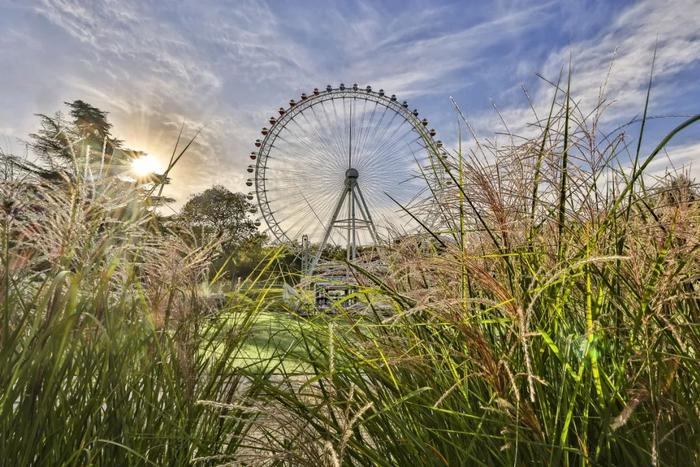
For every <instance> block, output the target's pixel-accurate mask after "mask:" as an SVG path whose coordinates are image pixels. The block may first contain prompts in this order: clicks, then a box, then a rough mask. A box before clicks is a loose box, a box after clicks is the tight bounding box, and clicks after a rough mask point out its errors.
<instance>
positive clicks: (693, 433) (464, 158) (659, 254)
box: [0, 80, 700, 466]
mask: <svg viewBox="0 0 700 467" xmlns="http://www.w3.org/2000/svg"><path fill="white" fill-rule="evenodd" d="M560 84H561V80H560V82H559V83H557V84H556V85H555V93H554V97H553V100H552V102H551V105H550V106H549V107H548V108H549V111H548V112H547V116H546V117H544V118H542V119H536V122H535V125H534V126H533V127H532V128H533V129H532V134H530V135H529V136H527V137H525V138H520V139H519V138H517V137H516V135H510V137H509V138H506V139H507V140H509V141H511V143H509V144H508V145H506V146H502V145H498V144H496V143H495V142H489V141H484V140H480V139H478V138H477V137H476V135H475V134H474V132H473V130H472V128H471V127H470V125H469V124H468V122H467V121H466V119H464V118H463V116H462V114H461V112H460V111H459V108H458V107H456V115H457V117H458V118H460V124H461V129H460V135H459V136H460V144H459V145H458V147H457V149H456V151H454V152H451V153H445V152H443V151H442V150H441V149H440V148H437V147H433V146H430V148H429V149H430V150H431V151H432V152H433V154H432V155H433V160H434V161H435V164H437V165H436V167H432V168H430V169H431V170H430V171H426V173H429V172H432V173H433V174H440V176H438V177H432V178H430V182H431V183H432V184H433V185H432V186H431V189H430V190H429V191H430V193H432V194H433V196H434V199H433V200H432V203H428V204H431V207H430V209H431V215H434V213H436V212H437V213H440V216H441V220H440V222H439V225H438V227H437V228H434V226H432V224H431V223H430V222H428V221H426V222H423V225H424V226H425V228H426V229H431V230H430V231H427V232H426V233H425V235H424V236H422V237H418V238H413V239H404V240H402V241H401V242H399V243H396V244H393V245H391V246H387V247H386V248H385V249H384V250H383V251H382V255H383V265H384V269H385V270H386V271H382V273H381V274H379V273H377V271H370V270H366V269H365V268H363V267H361V266H359V265H352V266H351V267H352V268H353V272H354V274H355V275H356V278H357V280H358V282H359V284H360V286H359V288H358V289H357V291H356V293H355V297H354V298H356V299H357V300H358V301H359V302H361V303H365V304H366V305H367V313H365V314H361V315H350V314H348V313H346V312H345V311H344V308H343V307H341V306H338V307H337V311H338V313H337V314H335V315H326V314H323V313H320V314H311V316H309V317H308V318H301V317H299V318H295V317H294V316H295V315H294V314H293V312H294V311H295V310H284V305H283V303H282V302H281V301H280V300H279V299H278V298H279V297H278V296H279V294H276V293H274V290H273V289H272V288H271V285H270V284H269V283H264V281H263V278H265V281H267V280H268V279H267V278H269V277H270V276H271V275H272V276H274V274H271V271H273V270H275V268H277V267H279V270H280V271H282V270H283V268H282V267H281V266H280V265H279V264H276V259H277V258H278V256H279V252H278V251H272V252H271V253H270V256H269V257H267V258H265V260H264V261H263V262H262V263H261V266H260V269H259V270H258V271H257V272H256V273H255V274H254V275H253V276H252V277H251V278H249V279H248V280H247V281H245V282H244V284H243V287H242V288H241V290H236V291H233V292H231V293H229V294H228V296H227V298H226V299H225V300H223V301H220V302H216V303H214V302H212V301H211V300H208V299H207V297H206V294H207V289H209V288H211V287H212V286H215V285H216V284H215V283H216V281H217V280H218V279H217V278H218V275H216V274H215V275H214V279H213V280H212V279H209V277H210V272H211V271H210V270H209V264H210V261H211V258H212V256H213V255H214V254H215V252H216V251H217V248H218V243H217V242H216V241H215V240H213V241H212V242H210V243H208V244H206V245H204V246H198V247H193V246H191V243H193V242H188V241H187V233H186V232H179V233H178V234H177V235H175V233H174V232H171V231H170V229H169V228H167V227H166V226H164V225H163V224H162V223H161V222H160V221H159V220H158V219H157V216H156V215H155V214H154V212H153V209H152V207H151V206H150V205H149V199H151V198H150V197H149V194H152V193H155V192H156V190H157V189H158V187H155V188H153V189H152V190H150V192H148V191H144V190H142V189H140V188H139V187H137V186H133V187H131V188H129V189H126V188H125V185H124V182H123V181H118V180H110V179H107V178H105V179H99V178H98V179H97V180H96V179H95V178H94V177H92V176H91V175H90V174H91V172H90V171H89V170H83V169H82V168H80V167H78V168H77V169H76V173H75V174H73V176H71V177H68V178H66V180H65V181H64V182H62V183H51V184H44V183H40V182H38V181H34V180H24V179H17V178H16V177H9V178H6V179H5V181H3V182H2V184H1V190H2V193H1V195H2V209H3V211H2V213H0V215H1V219H0V221H1V225H0V228H1V229H0V230H1V232H2V234H1V235H2V237H1V238H2V245H0V246H1V251H0V253H1V255H2V260H1V261H2V275H1V277H0V278H1V279H2V280H1V282H0V300H2V308H1V312H0V323H1V324H0V344H1V345H0V453H1V454H2V455H1V456H0V463H2V464H3V465H53V464H61V465H144V464H155V465H164V464H169V465H191V464H205V465H232V464H234V465H235V464H236V463H238V464H245V465H319V464H322V465H489V466H490V465H589V464H603V465H605V464H611V465H612V464H614V465H647V464H652V465H679V464H682V463H685V464H689V465H696V464H700V449H699V448H698V446H700V404H698V402H697V401H698V400H700V361H699V360H698V351H699V350H700V331H698V326H697V324H698V322H699V319H700V286H699V285H698V284H699V281H698V277H699V274H700V257H699V252H698V250H699V246H700V242H699V240H698V239H699V238H700V231H699V230H700V227H699V225H700V223H699V221H700V206H699V202H698V199H699V197H698V194H697V190H696V189H695V188H694V187H693V185H692V183H690V181H689V180H687V179H686V178H683V177H675V178H668V179H662V180H658V181H657V182H654V181H653V180H652V179H650V177H649V176H648V175H647V174H645V171H646V170H647V168H648V167H649V165H650V164H651V162H652V161H653V160H654V159H655V158H656V157H658V156H659V154H661V153H662V152H663V151H664V148H665V146H666V145H667V144H668V143H669V141H671V140H672V139H673V138H674V137H675V136H676V135H677V134H678V133H679V132H681V131H685V130H686V129H687V128H689V127H690V126H691V125H693V124H695V123H696V122H698V120H700V116H696V117H693V118H691V119H688V120H687V121H685V122H683V123H682V124H681V125H679V126H678V127H677V128H676V129H674V130H673V131H672V132H671V133H670V134H669V135H668V136H667V137H665V138H664V139H662V141H660V142H659V144H658V145H657V146H656V147H655V149H653V150H652V151H651V152H650V153H649V154H648V155H647V156H646V157H645V156H644V154H642V153H641V148H642V147H643V146H642V145H641V144H637V145H635V144H634V141H630V140H629V139H628V136H627V135H626V134H625V133H623V132H619V133H616V134H605V133H603V132H602V131H601V130H600V128H601V127H602V123H601V118H602V110H603V109H604V107H605V106H604V105H600V106H598V107H596V109H595V110H594V111H593V112H592V113H585V112H584V111H583V110H582V109H581V108H580V107H579V105H578V103H577V102H576V101H574V100H573V99H572V98H571V96H570V92H571V82H570V81H569V80H567V85H566V88H565V89H561V88H560ZM645 115H646V111H645ZM463 135H466V136H467V138H466V139H465V140H463V139H462V136H463ZM642 137H643V135H642V134H640V135H639V136H638V138H637V140H639V139H641V138H642ZM514 141H520V143H518V144H516V143H514ZM427 143H428V144H432V143H431V141H427ZM630 147H633V148H636V149H635V152H634V153H631V150H629V149H628V148H630ZM174 154H175V153H174ZM179 157H181V154H180V155H179V156H177V158H175V157H173V160H176V159H179ZM624 160H630V161H634V163H633V167H632V169H631V171H630V170H629V169H625V168H623V167H622V165H621V161H624ZM642 182H644V183H642ZM425 205H427V204H425ZM435 208H437V209H435ZM422 214H423V213H420V212H412V213H411V215H413V216H415V217H416V218H420V217H421V215H422ZM281 274H282V273H281ZM272 279H273V280H274V277H273V278H272ZM280 279H283V278H280ZM302 282H304V281H302ZM273 295H274V296H273ZM304 297H306V295H305V294H303V293H300V294H299V297H297V298H296V301H297V302H301V301H303V300H304ZM302 305H303V304H302ZM295 306H299V303H296V304H295ZM389 308H390V309H391V310H392V312H391V313H387V310H388V309H389ZM266 310H277V311H279V310H282V311H289V312H290V314H289V316H288V317H287V318H286V319H284V320H282V319H281V320H279V322H278V323H276V324H277V325H276V326H275V327H274V330H273V331H270V334H269V337H267V338H266V337H265V336H261V333H260V329H259V328H258V329H257V330H254V329H253V328H254V325H255V321H256V319H257V317H258V316H259V314H260V312H262V311H266ZM268 316H269V315H268ZM270 328H271V329H272V326H270ZM276 336H283V338H279V339H278V338H277V337H276ZM251 345H256V346H258V347H259V348H263V349H264V351H262V352H260V353H259V354H258V355H257V356H256V355H255V354H254V353H252V352H250V351H249V350H250V346H251Z"/></svg>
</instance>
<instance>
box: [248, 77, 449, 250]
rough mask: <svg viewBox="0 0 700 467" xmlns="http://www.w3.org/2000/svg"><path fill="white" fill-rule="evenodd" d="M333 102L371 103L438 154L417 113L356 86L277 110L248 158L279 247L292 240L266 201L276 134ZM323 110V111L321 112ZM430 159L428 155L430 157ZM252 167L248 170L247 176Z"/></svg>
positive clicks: (259, 199) (431, 132)
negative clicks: (389, 113) (399, 120)
mask: <svg viewBox="0 0 700 467" xmlns="http://www.w3.org/2000/svg"><path fill="white" fill-rule="evenodd" d="M335 99H357V100H365V101H368V102H372V103H375V104H377V105H381V106H383V107H386V108H387V109H388V110H390V111H393V112H395V113H396V114H398V115H399V116H400V117H401V118H403V119H404V120H405V122H406V123H408V124H409V125H410V126H411V127H412V128H413V130H415V131H416V132H417V134H418V135H419V137H420V138H422V142H423V147H424V148H426V149H428V152H429V153H431V154H432V153H439V152H440V150H439V149H438V148H439V147H440V146H441V143H440V142H439V141H435V140H434V139H433V135H434V134H435V132H434V130H428V128H427V127H426V125H427V120H421V119H419V118H418V116H417V115H418V113H417V111H415V110H414V111H411V110H409V108H408V105H407V104H406V102H405V101H404V102H403V103H402V102H399V101H398V100H397V99H396V97H395V96H387V95H385V94H384V93H383V91H380V92H376V91H372V90H371V89H370V88H369V87H367V88H364V89H363V88H358V87H357V86H356V85H355V86H353V87H352V88H344V87H342V85H341V87H340V88H334V89H333V88H331V89H327V90H325V91H323V90H321V91H319V90H314V93H313V94H311V95H309V96H308V97H307V96H305V95H302V100H301V101H299V102H294V101H291V102H290V106H289V107H287V108H286V109H282V108H281V109H280V118H279V119H278V120H276V121H275V122H274V123H273V124H272V126H271V127H270V129H269V130H267V132H266V134H265V132H264V135H265V136H264V138H263V140H262V141H259V143H258V144H259V146H260V147H259V149H258V150H257V151H256V152H254V153H252V155H251V158H255V160H256V162H255V167H254V171H255V194H256V197H257V202H258V207H259V209H260V212H261V214H262V217H263V219H264V220H265V222H266V224H267V226H268V229H269V231H270V232H272V234H273V235H274V236H275V237H276V239H277V240H278V241H280V242H282V243H291V242H292V241H293V240H294V239H292V238H290V237H289V236H288V235H287V233H286V232H285V231H284V230H283V229H282V227H281V226H280V223H279V222H278V221H277V219H275V213H274V211H273V209H272V207H271V206H270V200H269V199H268V191H267V190H266V182H267V177H266V175H267V165H268V160H269V158H270V153H271V151H272V149H273V148H274V147H275V146H274V145H275V142H276V140H277V138H278V137H279V135H280V133H281V132H283V131H284V130H285V128H286V127H287V126H288V125H289V124H290V123H291V122H292V121H293V120H294V118H295V117H296V116H298V115H299V114H301V113H302V112H304V111H305V110H308V109H311V108H313V107H314V106H316V105H319V104H322V103H324V102H327V101H333V100H335ZM324 110H325V109H324ZM431 158H432V155H431ZM251 168H252V166H249V172H250V169H251Z"/></svg>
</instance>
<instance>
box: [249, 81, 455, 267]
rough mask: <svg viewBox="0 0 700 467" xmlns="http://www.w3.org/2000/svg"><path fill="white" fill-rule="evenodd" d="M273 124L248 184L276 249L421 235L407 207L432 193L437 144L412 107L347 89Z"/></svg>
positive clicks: (314, 98) (317, 97)
mask: <svg viewBox="0 0 700 467" xmlns="http://www.w3.org/2000/svg"><path fill="white" fill-rule="evenodd" d="M278 113H279V116H278V117H271V118H270V119H269V123H270V127H269V128H267V127H266V128H263V129H262V135H263V138H262V139H258V140H256V142H255V146H256V150H255V151H253V152H251V153H250V158H251V159H252V160H253V161H255V163H254V164H251V165H249V166H248V168H247V170H248V172H249V173H250V174H252V178H249V179H248V180H247V182H246V184H247V185H248V186H249V187H253V186H254V190H255V191H254V192H250V193H249V194H248V199H249V200H253V199H257V203H258V207H259V209H260V213H261V215H262V217H263V219H264V221H265V223H266V224H267V228H268V231H269V232H270V233H271V234H272V235H273V236H274V237H275V238H276V239H277V240H278V241H280V242H284V243H289V244H296V245H300V244H302V243H307V244H308V243H312V244H317V245H318V247H317V249H316V253H315V255H314V258H313V260H312V262H311V265H310V269H311V270H313V269H314V267H315V266H316V265H317V263H318V261H319V259H320V257H321V253H322V252H323V250H324V248H325V247H326V246H329V245H337V246H341V247H344V248H346V251H347V258H348V260H352V259H353V258H355V257H356V255H357V249H358V247H359V246H363V245H369V244H379V243H381V242H382V241H383V240H384V239H386V238H388V237H389V236H390V234H391V233H399V234H402V233H410V232H414V231H416V229H417V228H418V224H417V223H416V222H415V220H414V219H413V217H412V216H409V215H407V214H406V210H407V209H408V208H410V206H412V205H413V204H414V203H416V202H418V201H419V200H420V199H421V197H424V196H423V195H425V194H426V192H427V185H426V180H425V172H426V170H431V169H430V167H432V166H433V165H434V163H433V160H432V158H433V156H432V154H434V153H435V151H436V148H439V147H441V145H442V144H441V143H440V141H434V140H433V137H434V136H435V130H432V129H428V121H427V120H426V119H423V120H421V119H419V118H418V111H417V110H410V109H409V107H408V103H407V102H406V101H403V102H400V101H399V100H398V99H397V98H396V96H395V95H391V96H388V95H386V94H385V93H384V91H383V90H381V89H380V90H379V91H373V90H372V88H371V87H370V86H367V87H365V88H361V87H358V85H357V84H354V85H352V87H346V86H345V85H343V84H341V85H340V86H339V87H337V88H334V87H332V86H330V85H328V86H327V87H326V88H325V90H319V89H314V90H313V92H312V93H310V94H309V95H307V94H302V95H301V98H300V100H299V101H295V100H294V99H292V100H290V101H289V106H288V107H287V108H283V107H280V109H279V111H278Z"/></svg>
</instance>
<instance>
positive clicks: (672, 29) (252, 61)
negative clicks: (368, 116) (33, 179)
mask: <svg viewBox="0 0 700 467" xmlns="http://www.w3.org/2000/svg"><path fill="white" fill-rule="evenodd" d="M699 23H700V1H697V0H689V1H682V0H678V1H660V0H659V1H656V0H647V1H640V2H631V1H605V2H603V1H581V2H579V1H562V2H556V1H552V2H526V1H495V2H483V1H478V2H477V1H473V2H471V1H470V2H467V1H460V2H457V1H382V2H380V1H373V2H370V1H336V2H333V1H324V2H320V1H319V2H316V1H293V2H292V1H269V2H264V1H214V0H203V1H201V0H200V1H182V2H159V1H141V0H106V1H83V0H45V1H14V0H0V31H2V33H1V34H0V63H2V70H3V71H2V73H0V99H1V102H2V105H0V147H2V148H3V149H4V150H6V151H14V152H22V151H23V145H22V143H21V139H22V138H26V135H27V134H28V133H29V132H30V131H32V130H33V129H34V128H36V123H37V119H36V117H35V116H34V115H33V114H35V113H38V112H44V113H51V112H54V111H56V110H59V109H60V108H61V105H62V104H61V103H62V102H63V101H67V100H73V99H83V100H86V101H88V102H90V103H92V104H93V105H96V106H98V107H100V108H102V109H104V110H107V111H109V112H110V118H111V120H112V122H113V123H114V126H115V128H114V132H115V134H116V135H117V136H119V137H120V138H122V139H124V140H125V141H126V143H127V144H128V145H129V146H131V147H134V148H137V149H143V150H145V151H147V152H149V153H151V154H153V155H154V156H156V157H157V158H159V159H161V160H162V161H166V160H167V158H168V156H169V152H170V151H171V150H172V146H173V144H174V142H175V138H176V135H177V131H178V128H179V126H180V124H181V122H183V121H184V122H185V123H186V128H187V133H188V134H192V133H193V132H194V131H195V130H196V129H198V128H200V127H201V128H202V134H201V136H200V137H199V138H198V141H197V144H196V145H195V147H194V148H193V150H192V151H191V152H190V153H188V154H187V156H186V159H183V161H182V163H181V165H180V166H179V167H177V168H176V170H175V171H174V173H173V184H172V187H170V193H171V194H172V195H174V196H175V197H176V198H178V200H179V201H180V202H182V201H184V200H185V199H186V198H187V196H188V195H189V194H191V193H193V192H196V191H201V190H203V189H205V188H206V187H208V186H210V185H212V184H214V183H222V184H224V185H226V186H228V187H229V188H231V189H233V190H239V191H245V186H244V183H243V182H244V180H245V178H247V174H246V173H245V170H244V168H245V166H246V165H247V164H248V159H247V157H246V155H247V154H248V153H249V152H250V150H251V149H253V147H252V142H253V141H254V140H255V139H256V138H257V137H258V135H259V128H260V127H262V126H264V125H265V122H266V121H267V119H268V118H269V117H270V116H271V115H273V111H274V109H276V108H278V107H279V106H280V105H283V104H284V103H286V102H287V101H288V100H289V99H290V98H296V97H298V96H299V95H300V94H301V93H302V92H304V91H306V92H308V91H309V90H311V89H313V88H314V87H321V86H325V85H326V84H328V83H331V84H334V85H337V84H338V83H340V82H344V83H346V84H350V83H353V82H357V83H359V84H361V85H366V84H371V85H372V86H373V87H375V88H384V89H385V90H387V92H389V93H396V94H397V95H398V96H399V98H402V99H407V100H408V101H409V103H410V105H411V107H417V108H418V109H419V110H420V112H421V116H425V117H427V118H428V119H429V120H430V121H431V122H432V123H431V126H434V127H435V128H436V129H437V130H438V134H439V135H440V137H441V138H442V139H443V140H444V141H446V142H450V141H454V140H455V138H456V132H455V115H454V112H453V110H452V107H451V104H450V100H449V97H450V96H453V97H454V99H455V100H456V101H457V102H458V103H459V104H460V106H461V108H462V110H463V111H465V113H466V114H467V116H468V118H469V119H470V121H471V122H472V124H473V125H474V127H475V128H476V129H477V132H478V133H479V134H480V135H482V136H489V135H491V134H492V133H493V132H494V131H500V130H502V127H500V126H499V124H498V119H497V115H496V112H495V111H494V106H495V107H496V108H498V110H499V111H500V112H501V114H502V115H503V116H504V118H505V119H506V121H507V123H508V125H509V127H510V129H511V130H513V131H516V132H517V131H519V130H522V131H526V130H525V129H526V124H527V123H528V122H529V121H531V120H532V111H531V110H530V106H529V104H528V101H527V99H526V97H525V93H524V91H523V88H524V89H526V90H527V93H528V95H529V96H530V97H531V98H532V100H533V102H534V103H535V107H536V108H537V107H538V106H544V105H546V104H547V99H548V98H549V95H550V91H551V88H550V87H549V86H548V85H547V84H546V83H545V82H544V81H543V80H542V79H540V78H538V77H537V74H541V75H542V76H544V77H546V78H548V79H556V77H557V75H558V74H559V70H560V69H561V68H562V67H567V66H568V63H569V59H571V62H572V63H573V79H572V82H573V89H574V96H575V98H576V99H577V100H578V101H579V102H580V104H581V105H582V106H583V107H587V108H593V106H595V104H596V102H597V98H598V95H599V89H600V86H601V84H602V83H603V82H604V81H605V79H606V76H608V70H611V72H610V73H609V78H608V80H607V90H608V96H609V99H610V101H609V103H610V104H611V106H610V108H609V109H608V111H607V118H606V119H605V120H604V121H603V124H604V125H605V126H607V127H609V128H610V129H612V128H614V127H615V126H617V125H618V124H620V123H624V122H626V121H629V120H630V119H633V118H634V117H635V116H639V115H640V114H641V112H642V110H643V105H644V95H645V88H646V84H647V80H648V76H649V70H650V67H651V61H652V56H653V51H654V48H655V47H657V59H656V68H655V70H656V73H655V85H654V89H653V92H652V99H651V107H650V113H651V114H652V115H655V116H668V115H690V114H695V113H700V28H698V24H699ZM611 66H612V68H611ZM680 121H681V119H680V118H663V119H656V120H653V121H652V123H651V124H650V128H649V132H648V135H647V138H648V139H647V143H646V146H647V147H648V146H651V145H652V144H653V143H654V142H655V141H657V140H658V139H659V138H660V137H661V136H662V135H663V133H664V132H665V131H667V130H668V129H669V128H671V127H673V126H675V125H676V124H678V123H679V122H680ZM629 131H630V132H631V133H634V132H635V131H637V130H636V129H635V127H634V125H633V126H630V127H629ZM669 163H671V164H672V165H674V166H676V167H685V166H690V167H691V168H690V170H691V173H692V174H693V175H694V176H695V177H696V178H698V179H700V171H699V167H698V166H700V129H698V128H694V129H691V130H690V131H688V132H686V133H685V134H684V135H682V137H680V138H678V139H677V140H674V143H673V145H672V148H671V150H670V151H669V157H668V158H665V159H663V160H661V161H660V162H659V163H658V164H656V166H655V170H663V169H664V167H665V165H668V164H669Z"/></svg>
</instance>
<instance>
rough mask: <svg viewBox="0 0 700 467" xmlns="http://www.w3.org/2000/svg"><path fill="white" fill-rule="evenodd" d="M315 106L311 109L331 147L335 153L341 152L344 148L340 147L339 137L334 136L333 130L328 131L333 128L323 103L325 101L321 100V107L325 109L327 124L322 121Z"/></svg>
mask: <svg viewBox="0 0 700 467" xmlns="http://www.w3.org/2000/svg"><path fill="white" fill-rule="evenodd" d="M314 107H315V106H314V105H312V106H310V107H309V108H310V109H311V113H313V115H314V118H315V119H316V121H317V122H318V123H319V125H320V127H321V131H322V132H323V133H324V138H325V139H326V140H327V141H328V145H329V147H331V148H332V150H333V154H341V153H342V148H341V147H340V145H339V143H338V139H337V138H334V134H333V132H330V133H329V132H328V130H329V129H330V128H331V124H330V120H329V118H328V114H327V112H326V108H325V106H324V105H323V102H321V107H322V109H323V114H324V119H325V120H326V125H323V122H322V121H321V118H320V117H319V116H318V114H317V113H316V109H314ZM319 133H320V132H319Z"/></svg>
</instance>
